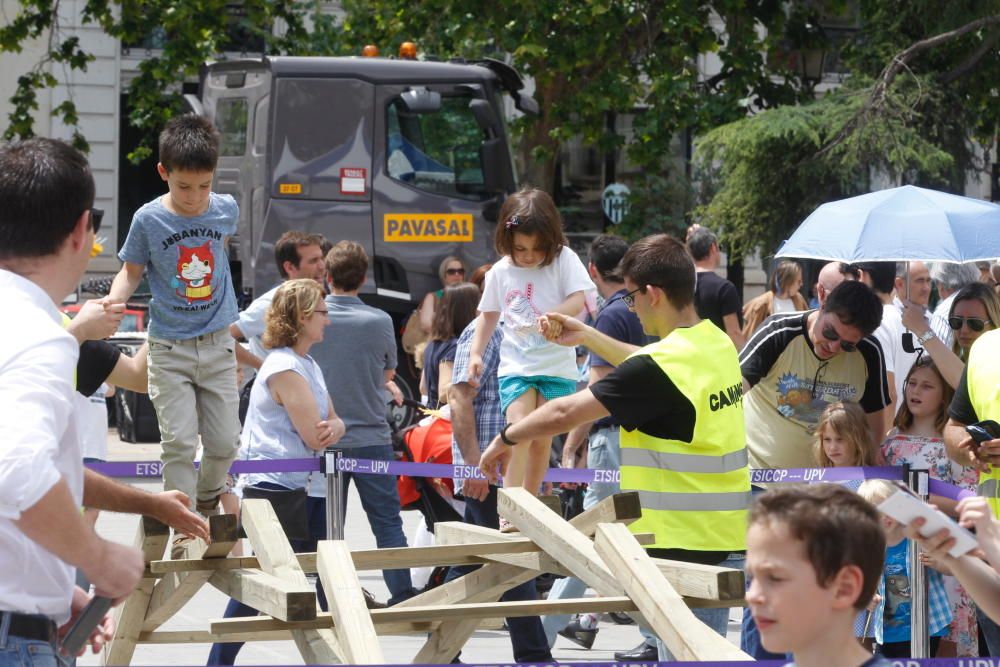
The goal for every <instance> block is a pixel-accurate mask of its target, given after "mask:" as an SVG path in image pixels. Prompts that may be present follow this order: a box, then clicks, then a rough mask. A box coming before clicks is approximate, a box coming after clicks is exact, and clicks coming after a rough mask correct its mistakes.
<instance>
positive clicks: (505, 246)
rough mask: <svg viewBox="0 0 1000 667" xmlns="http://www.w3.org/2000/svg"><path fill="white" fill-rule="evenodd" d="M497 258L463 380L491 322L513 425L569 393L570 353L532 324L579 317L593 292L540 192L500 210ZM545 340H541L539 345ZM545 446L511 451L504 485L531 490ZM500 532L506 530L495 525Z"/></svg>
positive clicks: (504, 404) (573, 374)
mask: <svg viewBox="0 0 1000 667" xmlns="http://www.w3.org/2000/svg"><path fill="white" fill-rule="evenodd" d="M495 246H496V251H497V253H498V254H499V255H501V256H502V259H500V261H498V262H497V263H496V264H494V265H493V268H492V269H490V271H489V273H487V274H486V282H485V284H484V286H483V298H482V300H481V301H480V303H479V310H480V312H481V313H482V323H481V326H478V327H477V328H476V334H475V337H474V338H473V341H472V351H471V355H470V359H469V375H470V377H472V378H476V379H477V380H478V378H479V376H480V375H481V374H482V370H483V358H482V356H483V352H484V351H485V349H486V342H487V341H488V340H489V339H490V336H491V335H493V331H494V329H495V328H496V326H497V323H498V322H499V323H502V326H503V334H504V337H503V343H502V344H501V346H500V367H499V370H498V372H497V374H498V376H499V381H500V382H499V384H500V405H501V409H502V410H503V412H504V414H505V415H506V420H507V422H508V423H510V424H512V423H515V422H517V421H520V420H521V419H523V418H524V417H526V416H527V415H528V414H530V413H531V411H532V410H534V409H535V408H537V407H538V406H540V405H542V404H544V403H545V402H546V401H550V400H552V399H554V398H558V397H560V396H568V395H569V394H572V393H573V392H575V391H576V379H577V375H578V372H577V367H576V358H575V354H574V351H573V348H571V347H563V346H560V345H557V344H556V343H553V342H550V340H552V339H555V338H556V337H558V335H559V331H554V329H555V328H558V325H557V323H555V322H549V323H548V329H547V331H546V334H545V335H543V334H542V332H541V330H540V328H539V319H540V318H541V317H542V316H543V315H544V314H545V313H548V312H553V311H554V312H559V313H563V314H565V315H571V316H575V315H577V314H578V313H580V311H581V310H583V307H584V302H585V297H584V292H586V291H588V290H593V289H596V288H595V287H594V283H593V282H592V281H591V280H590V277H589V276H588V275H587V269H586V268H585V267H584V266H583V262H581V261H580V258H579V257H578V256H577V255H576V253H575V252H573V251H572V250H571V249H570V248H569V247H568V244H567V242H566V237H565V236H564V235H563V229H562V217H561V216H560V215H559V211H558V209H556V206H555V203H554V202H553V201H552V198H551V197H549V195H548V194H546V193H545V192H543V191H541V190H538V189H534V188H526V189H524V190H521V191H520V192H517V193H515V194H513V195H511V196H510V197H508V198H507V200H506V201H504V203H503V206H501V207H500V217H499V223H498V224H497V230H496V236H495ZM546 338H548V340H547V339H546ZM551 448H552V442H551V440H550V439H544V440H534V441H532V442H522V443H518V444H517V445H516V446H515V447H514V451H513V452H512V456H511V461H510V465H509V466H508V468H507V476H506V477H505V478H504V486H507V487H514V486H521V487H524V488H526V489H528V490H529V491H531V492H532V493H536V492H537V491H538V488H539V486H541V483H542V478H543V477H544V476H545V471H546V470H547V469H548V466H549V451H550V450H551ZM500 521H501V526H500V528H501V530H504V531H506V532H509V531H510V530H511V529H512V528H511V526H510V524H508V523H507V522H506V521H505V520H504V519H501V520H500Z"/></svg>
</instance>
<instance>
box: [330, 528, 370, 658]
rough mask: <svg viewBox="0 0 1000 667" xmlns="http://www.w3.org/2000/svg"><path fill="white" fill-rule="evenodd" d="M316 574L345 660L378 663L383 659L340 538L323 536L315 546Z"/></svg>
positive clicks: (345, 548)
mask: <svg viewBox="0 0 1000 667" xmlns="http://www.w3.org/2000/svg"><path fill="white" fill-rule="evenodd" d="M316 554H317V560H318V565H319V576H320V579H322V581H323V589H324V590H325V592H326V599H327V600H328V601H329V603H330V612H331V614H332V616H333V621H334V628H333V633H334V635H336V637H337V641H338V642H339V643H340V648H341V651H342V653H343V657H344V662H346V663H349V664H355V665H358V664H360V665H380V664H383V663H384V662H385V658H383V657H382V649H381V648H380V647H379V643H378V635H376V634H375V626H374V625H373V624H372V618H371V615H370V614H369V612H368V605H367V604H366V603H365V596H364V593H363V592H362V590H361V581H360V580H359V579H358V573H357V572H356V571H355V569H354V561H353V560H351V550H350V549H348V548H347V543H346V542H344V541H343V540H337V541H333V540H324V541H322V542H320V543H319V546H318V548H317V550H316Z"/></svg>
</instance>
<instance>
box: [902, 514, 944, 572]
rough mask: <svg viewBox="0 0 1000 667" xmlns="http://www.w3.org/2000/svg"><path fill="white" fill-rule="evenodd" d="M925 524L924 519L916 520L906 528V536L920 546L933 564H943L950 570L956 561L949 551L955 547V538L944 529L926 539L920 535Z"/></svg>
mask: <svg viewBox="0 0 1000 667" xmlns="http://www.w3.org/2000/svg"><path fill="white" fill-rule="evenodd" d="M925 523H927V520H926V519H924V518H923V517H917V518H915V519H914V520H913V521H911V522H910V524H909V525H908V526H906V531H905V532H906V536H907V537H908V538H910V539H911V540H913V541H914V542H916V543H917V544H919V545H920V548H921V550H923V551H924V552H925V553H926V554H927V555H928V557H929V558H930V560H931V561H932V562H935V563H941V564H943V565H944V566H945V567H948V568H949V569H950V568H951V563H952V562H953V561H954V560H955V559H954V558H953V557H952V556H951V555H949V554H948V551H949V550H950V549H951V548H952V547H953V546H955V538H954V537H952V536H951V531H949V530H948V529H947V528H942V529H941V530H939V531H938V532H936V533H934V534H933V535H931V536H930V537H924V536H923V535H921V534H920V529H921V528H923V527H924V524H925Z"/></svg>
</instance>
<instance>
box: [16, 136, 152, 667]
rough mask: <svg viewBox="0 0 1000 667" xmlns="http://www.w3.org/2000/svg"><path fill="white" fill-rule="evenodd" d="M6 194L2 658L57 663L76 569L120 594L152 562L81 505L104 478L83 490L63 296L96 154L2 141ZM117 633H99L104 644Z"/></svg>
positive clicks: (103, 589) (72, 273)
mask: <svg viewBox="0 0 1000 667" xmlns="http://www.w3.org/2000/svg"><path fill="white" fill-rule="evenodd" d="M0 201H2V202H3V203H4V205H3V206H2V207H0V294H2V295H3V296H2V297H0V303H2V306H3V313H4V317H5V318H7V321H8V322H11V323H16V326H7V327H2V328H0V424H2V427H3V430H4V436H3V446H2V447H0V663H5V664H6V663H7V662H8V661H14V662H15V663H16V662H17V660H18V659H19V656H20V655H22V654H27V653H31V654H32V657H33V664H35V665H52V666H53V667H55V665H56V664H57V657H56V653H55V651H56V632H57V627H58V626H60V625H63V624H64V623H66V622H67V621H69V620H70V618H71V615H72V614H75V613H76V612H78V611H79V610H80V609H82V607H83V606H84V605H85V604H86V602H87V600H88V598H89V595H87V594H86V593H85V592H84V591H83V590H81V589H79V588H76V587H75V586H74V578H75V577H74V575H75V572H74V570H75V568H80V569H81V570H82V571H83V573H84V574H85V575H86V576H87V578H88V579H89V580H90V581H92V582H93V583H94V585H95V587H96V590H97V594H98V595H102V596H107V597H112V598H115V599H118V600H120V599H123V598H124V596H126V595H128V593H130V592H131V591H132V589H133V588H134V587H135V585H136V583H137V582H138V581H139V578H140V577H141V576H142V571H143V562H142V556H141V554H140V553H139V552H138V551H136V550H135V549H132V548H129V547H125V546H122V545H118V544H115V543H113V542H109V541H107V540H103V539H101V538H99V537H98V536H97V535H96V534H95V533H94V531H93V529H92V528H91V527H90V526H89V525H88V524H87V523H86V522H85V521H84V518H83V515H82V514H81V512H80V506H81V505H83V504H88V505H89V504H91V503H90V502H89V501H91V500H94V498H92V496H93V495H94V493H95V492H98V491H100V488H103V487H100V485H99V486H98V487H95V488H94V489H91V488H88V489H87V490H86V491H85V490H84V473H83V468H82V457H81V452H80V440H79V433H78V425H77V419H76V414H75V408H74V405H75V398H74V396H73V392H74V388H73V376H74V370H75V367H76V362H77V355H78V349H79V348H78V343H77V341H76V339H75V338H73V336H71V335H70V334H68V333H66V331H65V330H64V329H63V327H62V323H61V322H62V320H61V317H60V314H59V311H58V309H57V308H56V304H57V303H59V302H61V300H62V298H63V297H64V296H65V295H67V294H69V293H70V292H72V291H73V289H74V288H75V287H76V284H77V282H78V281H79V279H80V276H81V275H82V274H83V271H84V269H85V267H86V265H87V261H88V259H89V257H90V250H91V247H92V245H93V241H94V237H95V234H96V229H94V228H93V227H94V223H93V216H92V214H91V206H92V205H93V202H94V180H93V176H92V175H91V173H90V168H89V166H88V165H87V160H86V158H84V156H83V155H82V154H81V153H80V152H79V151H77V150H76V149H74V148H72V147H70V146H69V145H68V144H66V143H64V142H60V141H54V140H51V139H29V140H26V141H22V142H17V143H11V144H6V145H3V146H0ZM88 487H89V485H88ZM95 506H101V503H95ZM107 632H108V628H107V626H105V627H104V628H102V630H99V631H98V632H97V633H95V635H92V639H93V640H95V648H96V644H99V643H100V641H101V640H102V639H104V638H106V636H107Z"/></svg>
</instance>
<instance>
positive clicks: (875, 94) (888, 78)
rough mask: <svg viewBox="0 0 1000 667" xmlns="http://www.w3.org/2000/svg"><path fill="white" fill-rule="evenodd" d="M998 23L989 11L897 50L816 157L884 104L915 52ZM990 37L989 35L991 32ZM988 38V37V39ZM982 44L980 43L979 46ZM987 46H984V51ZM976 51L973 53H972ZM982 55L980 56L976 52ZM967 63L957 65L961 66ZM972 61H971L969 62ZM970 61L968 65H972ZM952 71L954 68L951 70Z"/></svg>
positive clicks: (829, 148) (999, 21) (826, 152)
mask: <svg viewBox="0 0 1000 667" xmlns="http://www.w3.org/2000/svg"><path fill="white" fill-rule="evenodd" d="M996 24H1000V14H992V15H990V16H984V17H983V18H979V19H976V20H975V21H971V22H969V23H966V24H965V25H963V26H961V27H959V28H955V29H954V30H949V31H948V32H943V33H941V34H939V35H934V36H933V37H928V38H927V39H922V40H920V41H919V42H915V43H913V44H911V45H910V46H908V47H907V48H906V49H904V50H902V51H900V52H899V53H898V54H896V56H895V57H893V59H892V60H891V61H890V62H889V64H888V65H886V67H885V69H883V70H882V73H881V74H880V75H879V78H878V80H877V81H876V82H875V85H874V86H872V88H871V93H870V94H869V96H868V99H867V100H866V101H865V103H864V104H862V105H861V108H860V109H858V111H857V113H855V114H854V115H853V116H852V117H851V119H850V120H848V121H847V122H846V123H844V126H843V127H841V128H840V131H839V132H837V134H836V136H834V138H833V139H831V140H830V141H829V142H827V144H826V145H825V146H823V148H821V149H820V150H819V151H817V153H816V155H815V157H817V158H819V157H823V156H824V155H827V154H828V153H830V152H831V151H832V150H833V149H834V148H836V147H837V146H838V145H839V144H841V143H842V142H843V141H844V140H845V139H847V137H849V136H850V135H851V134H852V133H853V132H854V131H855V130H857V129H858V127H860V126H861V124H862V122H863V121H864V120H865V119H866V118H867V117H869V116H871V115H873V114H875V113H877V112H878V111H879V109H881V107H882V106H883V105H884V104H885V99H886V96H887V95H888V92H889V86H890V85H892V82H893V81H894V80H895V78H896V76H897V75H898V74H899V73H900V72H901V71H903V70H904V69H908V68H909V65H908V64H909V62H910V61H911V60H913V58H915V57H916V56H917V55H918V54H920V53H923V52H924V51H927V50H929V49H933V48H934V47H936V46H940V45H941V44H944V43H945V42H949V41H952V40H955V39H958V38H959V37H963V36H964V35H967V34H968V33H970V32H973V31H974V30H979V29H980V28H984V27H986V26H990V25H996ZM991 37H992V36H991ZM987 41H989V40H987ZM980 48H982V47H980ZM988 50H989V49H988V48H987V51H988ZM973 55H975V54H973ZM979 57H982V56H979ZM968 63H969V61H968V60H967V61H966V63H963V65H961V66H959V67H962V66H964V65H965V64H968ZM974 64H975V63H974V62H973V63H972V65H974ZM972 65H970V67H971V66H972ZM953 71H954V70H953Z"/></svg>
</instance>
